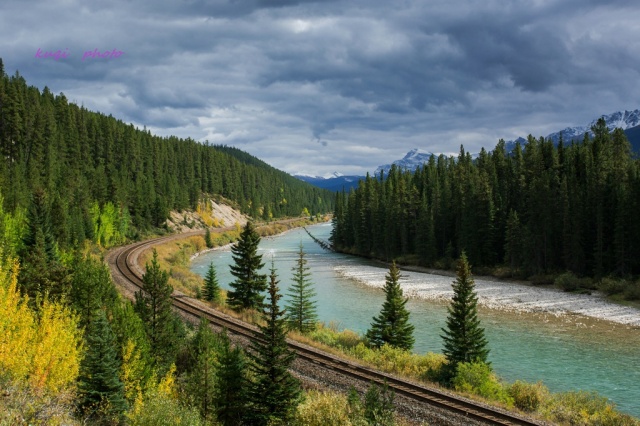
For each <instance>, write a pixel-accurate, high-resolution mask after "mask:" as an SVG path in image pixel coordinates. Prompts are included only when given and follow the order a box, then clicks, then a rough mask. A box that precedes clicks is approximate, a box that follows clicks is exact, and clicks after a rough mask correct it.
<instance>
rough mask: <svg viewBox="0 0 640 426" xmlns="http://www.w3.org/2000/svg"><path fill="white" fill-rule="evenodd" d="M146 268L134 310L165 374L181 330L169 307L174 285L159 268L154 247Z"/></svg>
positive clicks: (175, 350)
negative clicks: (142, 323)
mask: <svg viewBox="0 0 640 426" xmlns="http://www.w3.org/2000/svg"><path fill="white" fill-rule="evenodd" d="M146 269H147V272H146V273H145V274H144V276H143V277H142V281H143V285H142V290H140V291H138V292H136V294H135V299H136V302H135V310H136V312H137V313H138V315H140V318H141V319H142V321H143V322H144V323H145V329H146V332H147V336H148V337H149V343H150V346H151V355H152V357H153V358H154V361H155V365H156V367H158V368H159V369H160V371H161V373H164V371H165V370H166V369H167V368H168V367H169V366H170V365H171V364H172V363H173V360H174V358H175V355H176V353H177V350H178V346H179V341H180V339H181V336H182V335H183V334H184V331H183V330H182V329H181V326H182V322H181V321H180V320H179V319H178V318H177V317H176V315H175V313H174V312H173V310H172V309H171V293H173V287H172V286H171V285H170V284H169V274H167V272H166V271H163V270H161V269H160V264H159V263H158V253H157V252H156V251H155V250H154V251H153V259H152V260H151V263H150V264H149V263H147V265H146Z"/></svg>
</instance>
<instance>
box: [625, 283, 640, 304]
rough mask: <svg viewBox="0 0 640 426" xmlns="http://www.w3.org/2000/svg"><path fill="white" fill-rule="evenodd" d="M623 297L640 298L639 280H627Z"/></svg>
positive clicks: (629, 298) (628, 298)
mask: <svg viewBox="0 0 640 426" xmlns="http://www.w3.org/2000/svg"><path fill="white" fill-rule="evenodd" d="M624 298H625V299H627V300H640V281H636V282H635V283H633V282H627V286H626V288H625V289H624Z"/></svg>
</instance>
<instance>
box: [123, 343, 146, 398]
mask: <svg viewBox="0 0 640 426" xmlns="http://www.w3.org/2000/svg"><path fill="white" fill-rule="evenodd" d="M143 369H144V365H143V363H142V360H141V359H140V351H139V350H138V349H137V348H136V344H135V343H134V342H133V340H131V339H128V340H127V343H125V345H124V348H123V350H122V368H121V369H120V380H121V381H122V383H123V384H124V397H125V398H126V399H127V401H129V402H134V401H137V400H139V399H141V398H142V388H143V386H144V383H143V382H142V379H143V371H142V370H143Z"/></svg>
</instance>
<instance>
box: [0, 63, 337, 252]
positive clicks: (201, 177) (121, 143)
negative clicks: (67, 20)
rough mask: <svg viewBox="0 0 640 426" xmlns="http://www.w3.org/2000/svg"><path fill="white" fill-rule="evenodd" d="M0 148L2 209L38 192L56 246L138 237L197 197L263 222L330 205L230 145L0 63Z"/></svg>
mask: <svg viewBox="0 0 640 426" xmlns="http://www.w3.org/2000/svg"><path fill="white" fill-rule="evenodd" d="M0 152H1V153H2V161H0V189H1V190H2V195H3V197H4V207H5V208H6V209H7V211H9V212H14V211H16V210H20V209H22V210H23V211H26V210H27V209H28V208H29V206H30V204H31V203H32V199H33V194H34V193H35V192H37V191H40V192H41V193H42V194H43V195H44V204H45V209H46V210H48V212H49V213H50V215H51V217H52V221H51V231H52V233H53V235H54V237H55V240H56V241H57V243H58V245H59V246H60V247H62V248H65V247H72V246H73V245H74V244H77V243H79V242H82V241H84V240H85V239H94V240H98V241H99V240H100V239H102V242H103V243H107V244H103V245H109V243H117V242H121V241H122V240H123V239H124V238H126V237H135V236H136V235H137V233H138V232H140V231H145V230H148V229H150V228H153V227H160V226H162V225H163V224H164V222H165V220H166V218H167V217H168V214H169V211H171V210H178V211H180V210H182V209H193V210H195V209H196V206H197V203H198V201H199V200H200V199H201V198H202V196H203V194H208V195H212V196H213V195H215V196H222V197H224V198H225V199H227V200H228V201H230V202H232V203H234V204H235V206H236V207H237V208H238V209H239V210H241V211H242V212H243V213H246V214H248V215H250V216H251V217H253V218H256V219H265V220H270V219H271V218H278V217H284V216H299V215H300V214H301V212H302V211H303V210H304V209H307V210H306V211H308V212H309V213H310V214H311V215H315V214H317V213H324V212H329V211H331V210H332V208H333V198H334V195H333V194H332V193H330V192H329V191H326V190H322V189H319V188H316V187H313V186H311V185H309V184H307V183H304V182H301V181H299V180H298V179H296V178H294V177H292V176H290V175H288V174H287V173H284V172H282V171H279V170H277V169H275V168H273V167H271V166H269V165H267V164H266V163H264V162H263V161H261V160H258V159H257V158H255V157H253V156H251V155H249V154H247V153H245V152H242V151H240V150H238V149H237V148H231V147H226V146H213V145H209V144H208V143H200V142H197V141H195V140H192V139H189V138H187V139H180V138H177V137H173V136H171V137H159V136H154V135H152V134H151V132H150V131H148V130H146V129H142V130H140V129H138V128H136V127H134V126H133V125H132V124H126V123H124V122H123V121H121V120H118V119H116V118H114V117H112V116H107V115H104V114H101V113H96V112H91V111H89V110H87V109H86V108H84V107H82V106H78V105H76V104H74V103H70V102H69V101H68V100H67V98H66V97H65V96H64V94H59V95H54V94H53V93H52V92H51V91H50V90H49V88H47V87H45V88H44V89H43V90H42V91H40V90H39V89H38V88H36V87H34V86H29V85H27V82H26V81H25V79H24V78H23V77H22V76H20V74H19V73H18V72H16V73H15V75H13V76H11V77H9V76H8V75H6V74H5V72H4V67H3V65H2V62H1V60H0ZM229 225H232V224H229Z"/></svg>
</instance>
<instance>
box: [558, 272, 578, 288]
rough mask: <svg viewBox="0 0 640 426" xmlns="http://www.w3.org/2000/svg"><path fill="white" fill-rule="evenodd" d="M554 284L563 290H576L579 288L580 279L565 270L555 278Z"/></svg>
mask: <svg viewBox="0 0 640 426" xmlns="http://www.w3.org/2000/svg"><path fill="white" fill-rule="evenodd" d="M554 284H555V286H556V287H558V288H561V289H562V290H564V291H576V290H577V289H578V288H580V279H579V278H578V277H576V276H575V275H574V274H573V273H572V272H565V273H564V274H562V275H559V276H558V277H557V278H556V279H555V281H554Z"/></svg>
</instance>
